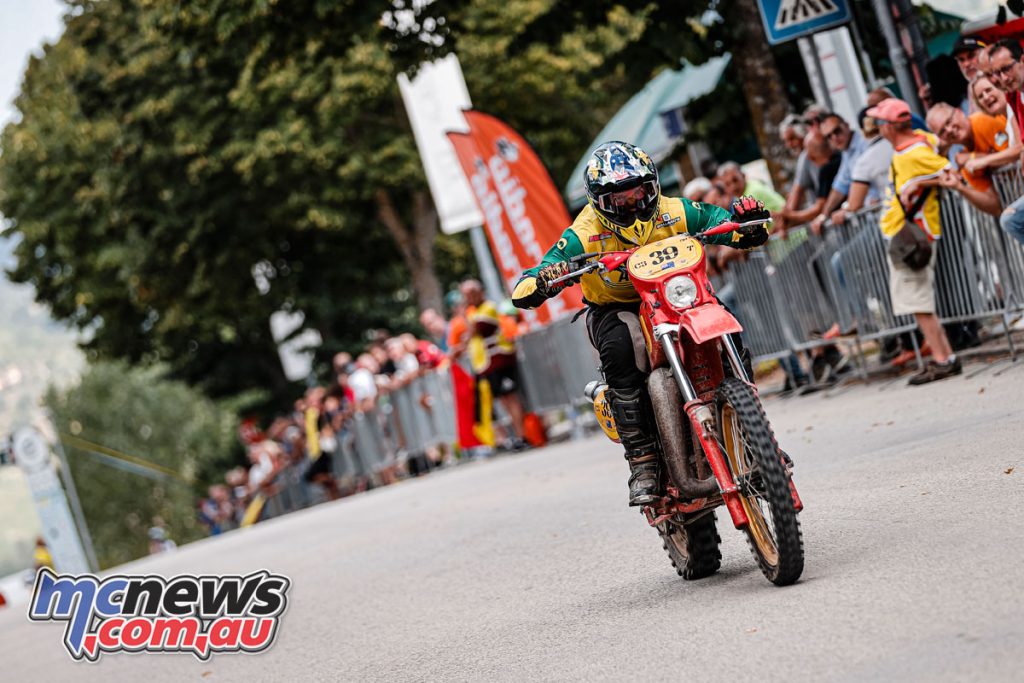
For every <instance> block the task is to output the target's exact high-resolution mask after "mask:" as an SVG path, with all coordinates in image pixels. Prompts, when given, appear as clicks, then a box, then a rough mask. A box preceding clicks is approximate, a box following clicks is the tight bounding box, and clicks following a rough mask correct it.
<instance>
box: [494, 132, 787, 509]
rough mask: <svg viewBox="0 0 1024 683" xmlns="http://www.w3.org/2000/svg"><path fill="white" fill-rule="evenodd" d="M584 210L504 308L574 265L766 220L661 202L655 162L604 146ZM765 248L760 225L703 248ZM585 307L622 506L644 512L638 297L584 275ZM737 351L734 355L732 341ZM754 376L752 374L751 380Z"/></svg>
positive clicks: (650, 446)
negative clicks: (620, 475) (613, 428)
mask: <svg viewBox="0 0 1024 683" xmlns="http://www.w3.org/2000/svg"><path fill="white" fill-rule="evenodd" d="M583 180H584V185H585V187H586V190H587V198H588V204H587V206H585V207H584V208H583V210H582V211H581V212H580V214H579V215H578V216H577V217H576V220H575V221H574V222H573V224H572V225H571V226H569V227H568V228H567V229H566V230H565V232H563V233H562V238H561V239H560V240H558V242H557V243H556V244H555V245H554V246H552V247H551V248H550V249H548V252H547V253H546V254H545V255H544V258H543V259H542V260H541V262H540V263H539V264H538V265H537V266H535V267H534V268H530V269H528V270H526V271H525V272H524V273H523V277H522V278H521V279H520V280H519V284H518V285H517V286H516V289H515V292H514V293H513V295H512V302H513V303H514V304H515V305H516V306H518V307H519V308H535V307H537V306H539V305H541V304H542V303H543V302H544V301H545V300H547V299H548V298H549V297H552V296H555V295H556V294H558V292H559V291H561V289H562V288H563V287H565V286H567V285H568V284H569V283H568V282H563V283H560V284H558V285H553V284H551V283H552V281H553V280H556V279H558V278H559V277H561V276H562V275H565V274H566V273H568V272H569V271H570V267H569V264H568V263H567V261H568V260H569V259H570V258H572V257H573V256H578V255H580V254H584V253H590V254H592V253H596V252H602V251H625V250H627V249H631V248H633V247H636V246H641V245H644V244H647V243H649V242H656V241H658V240H662V239H665V238H666V237H671V236H672V235H677V234H680V233H689V234H691V235H695V234H698V233H701V232H704V231H705V230H707V229H709V228H712V227H714V226H716V225H719V224H720V223H722V222H724V221H727V220H730V219H733V220H736V221H737V222H741V223H742V222H749V221H758V220H765V221H766V220H768V219H769V218H770V214H769V213H768V211H767V210H765V207H764V204H763V203H762V202H760V201H758V200H756V199H754V198H753V197H740V198H738V199H736V200H735V201H734V202H733V203H732V213H731V214H730V212H729V211H727V210H725V209H722V208H719V207H717V206H714V205H712V204H703V203H700V202H693V201H690V200H688V199H679V198H674V197H664V196H662V194H661V185H660V182H659V180H658V169H657V166H655V164H654V162H653V161H652V160H651V158H650V157H649V156H648V155H647V153H646V152H644V151H643V150H642V149H640V148H639V147H636V146H634V145H631V144H629V143H627V142H617V141H616V142H606V143H604V144H603V145H601V146H599V147H598V148H597V149H596V150H594V154H593V156H592V157H591V158H590V161H589V162H588V164H587V167H586V169H585V170H584V175H583ZM767 240H768V230H767V228H766V227H765V225H764V224H759V225H748V226H746V227H744V228H741V229H740V230H739V231H737V232H734V233H730V234H725V235H716V236H714V237H710V238H708V240H707V241H708V242H709V243H712V244H719V245H724V246H730V247H736V248H739V249H750V248H753V247H757V246H760V245H762V244H764V243H765V242H766V241H767ZM580 284H581V285H582V287H583V299H584V301H585V303H586V304H587V306H588V315H587V330H588V331H589V333H590V341H591V343H592V344H593V345H594V347H595V348H596V349H597V350H598V353H599V355H600V357H601V367H602V370H603V372H604V376H605V381H606V382H607V383H608V391H607V393H606V395H607V396H608V399H609V402H610V404H611V409H612V413H613V415H614V417H615V422H616V425H617V427H618V432H619V439H620V441H621V442H622V445H623V447H624V448H625V450H626V460H627V462H628V463H629V467H630V477H629V504H630V505H647V504H649V503H652V502H653V501H654V500H655V499H656V498H657V495H658V486H659V483H658V456H657V440H656V436H655V435H656V431H655V428H654V424H653V419H652V417H651V408H650V399H649V398H648V396H647V389H646V380H647V373H648V369H647V368H646V365H647V362H646V361H647V357H646V355H645V353H644V352H643V351H641V350H640V349H641V348H642V347H643V346H644V342H643V336H642V332H641V330H640V319H639V318H638V317H637V313H638V311H639V310H640V295H639V294H638V293H637V291H636V289H635V288H634V287H633V284H632V282H631V281H630V280H629V277H628V276H626V275H624V274H622V273H620V272H618V271H615V272H607V273H599V272H597V271H594V272H590V273H587V274H586V275H584V276H583V277H582V279H581V281H580ZM734 337H735V341H736V344H737V347H738V348H740V349H742V348H743V347H742V341H741V340H740V339H739V335H735V336H734ZM750 374H751V376H753V373H750Z"/></svg>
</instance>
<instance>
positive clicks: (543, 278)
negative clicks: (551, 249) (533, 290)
mask: <svg viewBox="0 0 1024 683" xmlns="http://www.w3.org/2000/svg"><path fill="white" fill-rule="evenodd" d="M568 272H569V264H568V263H566V262H565V261H559V262H557V263H552V264H551V265H549V266H544V267H543V268H541V269H540V270H539V271H537V291H538V292H540V293H541V294H543V295H544V296H547V297H552V296H554V295H556V294H558V293H559V292H560V291H562V290H563V289H565V288H566V287H568V286H569V285H571V284H572V280H565V281H564V282H559V283H558V284H551V283H552V281H554V280H557V279H558V278H560V277H562V276H563V275H565V274H567V273H568Z"/></svg>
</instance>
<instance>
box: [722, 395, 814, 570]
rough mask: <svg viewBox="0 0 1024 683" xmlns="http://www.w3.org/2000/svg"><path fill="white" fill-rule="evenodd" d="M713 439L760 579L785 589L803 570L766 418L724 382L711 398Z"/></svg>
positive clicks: (796, 527) (750, 398)
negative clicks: (744, 520) (743, 517)
mask: <svg viewBox="0 0 1024 683" xmlns="http://www.w3.org/2000/svg"><path fill="white" fill-rule="evenodd" d="M715 416H716V418H717V421H718V437H719V441H720V444H721V447H722V452H723V455H724V456H725V460H726V463H727V464H728V466H729V469H730V470H731V471H732V475H733V478H734V479H735V480H736V484H737V486H738V487H739V489H740V500H741V501H742V504H743V509H744V510H745V511H746V513H747V517H748V519H749V520H750V523H749V524H748V525H747V528H746V535H747V542H748V543H749V545H750V550H751V552H752V553H753V555H754V559H755V560H756V561H757V565H758V567H760V569H761V573H762V574H764V576H765V578H767V579H768V580H769V581H771V582H772V583H774V584H775V585H777V586H786V585H789V584H791V583H794V582H795V581H796V580H797V579H799V578H800V574H801V573H802V572H803V569H804V547H803V538H802V537H801V534H800V522H799V521H798V520H797V515H796V510H795V509H794V506H793V497H792V494H791V493H790V488H789V479H788V477H787V476H786V470H785V468H784V466H783V464H782V459H781V458H780V456H779V447H778V445H777V444H776V443H775V436H774V435H773V434H772V430H771V426H770V425H769V423H768V418H767V416H765V414H764V410H763V409H762V408H761V402H760V401H759V400H758V398H757V395H756V394H755V393H754V391H753V389H751V387H750V386H749V385H748V384H747V383H746V382H743V381H741V380H739V379H736V378H733V377H729V378H726V379H725V380H724V381H723V382H722V384H721V385H720V386H719V387H718V391H717V392H716V394H715Z"/></svg>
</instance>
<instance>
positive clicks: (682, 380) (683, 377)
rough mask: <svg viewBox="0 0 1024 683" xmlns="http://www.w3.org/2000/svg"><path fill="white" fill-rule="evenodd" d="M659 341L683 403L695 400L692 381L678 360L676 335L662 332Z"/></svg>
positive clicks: (695, 393) (695, 395) (695, 394)
mask: <svg viewBox="0 0 1024 683" xmlns="http://www.w3.org/2000/svg"><path fill="white" fill-rule="evenodd" d="M660 341H661V349H662V350H663V351H664V352H665V358H667V359H668V364H669V367H671V368H672V374H673V375H675V378H676V383H677V384H678V385H679V391H681V392H682V394H683V398H684V399H685V401H684V405H685V404H686V403H689V402H691V401H696V400H697V392H696V391H694V389H693V383H691V382H690V378H689V377H688V376H687V374H686V370H684V369H683V362H682V361H681V360H679V353H678V352H677V351H676V336H675V335H674V334H672V333H667V334H663V335H661V338H660Z"/></svg>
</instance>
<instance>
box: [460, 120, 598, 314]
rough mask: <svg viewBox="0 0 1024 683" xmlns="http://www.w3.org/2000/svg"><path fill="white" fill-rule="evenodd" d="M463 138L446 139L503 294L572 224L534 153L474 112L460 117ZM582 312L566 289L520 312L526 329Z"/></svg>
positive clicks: (575, 294) (575, 291) (576, 295)
mask: <svg viewBox="0 0 1024 683" xmlns="http://www.w3.org/2000/svg"><path fill="white" fill-rule="evenodd" d="M465 117H466V122H467V123H468V124H469V133H449V134H448V139H449V140H451V142H452V145H453V146H454V147H455V153H456V155H457V156H458V158H459V163H460V164H461V165H462V170H463V171H464V172H465V174H466V178H467V179H468V180H469V185H470V187H471V188H472V190H473V196H474V197H475V198H476V200H477V204H479V206H480V211H481V213H483V215H484V222H485V224H486V228H487V237H488V239H489V240H490V244H491V251H492V253H493V254H494V256H495V261H497V264H498V269H499V270H500V271H501V275H502V278H503V279H504V280H505V283H506V286H507V287H508V291H510V292H511V291H512V290H513V289H515V286H516V283H517V282H518V281H519V277H520V276H521V275H522V272H523V270H525V269H526V268H531V267H533V266H535V265H537V264H538V263H540V260H541V259H542V258H543V257H544V252H545V251H547V249H548V247H550V246H551V245H552V244H554V243H555V242H557V241H558V240H559V238H560V237H561V236H562V232H563V231H564V230H565V229H566V228H567V227H569V225H570V224H571V223H572V219H571V218H570V217H569V212H568V211H567V210H566V208H565V203H564V202H563V201H562V196H561V195H560V194H559V193H558V189H557V188H556V187H555V184H554V183H553V182H552V181H551V176H550V175H548V172H547V169H546V168H544V164H543V163H541V161H540V158H539V157H538V156H537V153H536V152H534V151H533V149H532V148H531V147H530V146H529V145H528V144H527V143H526V141H525V140H524V139H523V138H522V136H520V135H519V134H518V133H516V132H515V131H514V130H512V128H510V127H509V126H508V125H507V124H505V123H504V122H503V121H500V120H499V119H496V118H494V117H493V116H489V115H488V114H481V113H480V112H477V111H467V112H465ZM582 306H583V298H582V294H581V293H580V290H579V288H578V287H572V288H568V289H566V290H565V291H564V292H563V293H562V295H561V296H558V297H556V298H554V299H551V300H549V301H548V303H547V305H546V306H543V307H541V308H540V309H538V310H537V311H526V316H525V317H526V319H527V321H528V322H529V323H530V326H531V327H536V326H538V325H543V324H545V323H548V322H550V321H551V320H554V319H556V318H559V317H561V316H562V315H564V314H565V313H567V312H570V311H573V310H577V309H579V308H580V307H582Z"/></svg>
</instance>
